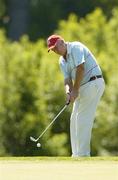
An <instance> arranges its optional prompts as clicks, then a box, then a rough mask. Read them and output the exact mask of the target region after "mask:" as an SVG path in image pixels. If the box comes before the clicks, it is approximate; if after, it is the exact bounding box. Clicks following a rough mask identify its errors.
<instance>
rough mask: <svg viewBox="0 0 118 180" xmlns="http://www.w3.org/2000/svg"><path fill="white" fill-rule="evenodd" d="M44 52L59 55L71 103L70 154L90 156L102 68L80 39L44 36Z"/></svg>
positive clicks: (100, 87) (102, 83) (99, 96)
mask: <svg viewBox="0 0 118 180" xmlns="http://www.w3.org/2000/svg"><path fill="white" fill-rule="evenodd" d="M47 45H48V52H49V51H50V50H51V51H53V52H55V53H56V54H59V55H60V58H59V65H60V68H61V71H62V73H63V75H64V85H65V92H66V96H67V103H68V102H71V103H73V110H72V114H71V118H70V136H71V147H72V157H81V156H90V142H91V132H92V127H93V122H94V118H95V112H96V108H97V106H98V103H99V101H100V98H101V96H102V94H103V92H104V89H105V83H104V79H103V76H102V71H101V69H100V67H99V65H98V63H97V61H96V59H95V57H94V56H93V54H92V53H91V51H90V50H89V49H88V48H87V47H86V46H85V45H84V44H82V43H81V42H78V41H76V42H65V40H64V39H63V38H62V37H61V36H59V35H51V36H50V37H48V39H47Z"/></svg>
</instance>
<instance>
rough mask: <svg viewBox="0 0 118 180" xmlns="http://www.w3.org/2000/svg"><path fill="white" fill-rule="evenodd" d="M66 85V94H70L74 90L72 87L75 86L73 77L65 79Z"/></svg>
mask: <svg viewBox="0 0 118 180" xmlns="http://www.w3.org/2000/svg"><path fill="white" fill-rule="evenodd" d="M64 85H65V92H66V94H69V93H70V92H71V91H72V88H73V82H72V80H71V79H65V80H64Z"/></svg>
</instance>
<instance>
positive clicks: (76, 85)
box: [73, 64, 84, 91]
mask: <svg viewBox="0 0 118 180" xmlns="http://www.w3.org/2000/svg"><path fill="white" fill-rule="evenodd" d="M83 75H84V64H80V65H79V66H78V67H77V70H76V77H75V81H74V85H73V89H74V90H77V91H78V90H79V88H80V84H81V81H82V79H83Z"/></svg>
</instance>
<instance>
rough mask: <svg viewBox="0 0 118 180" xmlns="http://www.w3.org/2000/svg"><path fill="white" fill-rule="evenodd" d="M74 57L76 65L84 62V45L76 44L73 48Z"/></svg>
mask: <svg viewBox="0 0 118 180" xmlns="http://www.w3.org/2000/svg"><path fill="white" fill-rule="evenodd" d="M72 57H73V59H74V62H75V66H76V67H77V66H79V65H80V64H83V63H84V62H85V58H84V49H83V47H81V46H74V47H73V48H72Z"/></svg>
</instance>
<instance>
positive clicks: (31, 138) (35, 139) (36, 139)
mask: <svg viewBox="0 0 118 180" xmlns="http://www.w3.org/2000/svg"><path fill="white" fill-rule="evenodd" d="M69 104H70V102H68V103H66V105H64V107H63V108H62V109H61V110H60V112H59V113H58V114H57V115H56V117H55V118H54V119H53V120H52V121H51V123H50V124H49V125H48V126H47V127H46V128H45V129H44V131H43V132H42V133H41V134H40V135H39V137H38V138H34V137H32V136H30V140H31V141H33V142H37V141H38V140H39V139H40V138H41V137H42V136H43V135H44V133H45V132H46V131H47V130H48V129H49V127H50V126H51V125H52V124H53V123H54V122H55V120H56V119H57V118H58V117H59V115H60V114H61V113H62V112H63V111H64V110H65V109H66V107H67V106H68V105H69ZM37 145H38V146H37V147H39V143H38V144H37ZM40 146H41V145H40Z"/></svg>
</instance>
